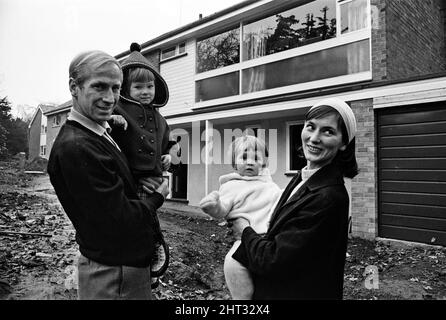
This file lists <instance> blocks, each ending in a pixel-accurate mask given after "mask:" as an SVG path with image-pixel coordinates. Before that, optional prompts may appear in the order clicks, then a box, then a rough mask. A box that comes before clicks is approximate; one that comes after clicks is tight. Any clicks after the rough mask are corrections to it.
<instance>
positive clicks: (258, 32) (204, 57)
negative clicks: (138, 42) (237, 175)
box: [116, 0, 446, 245]
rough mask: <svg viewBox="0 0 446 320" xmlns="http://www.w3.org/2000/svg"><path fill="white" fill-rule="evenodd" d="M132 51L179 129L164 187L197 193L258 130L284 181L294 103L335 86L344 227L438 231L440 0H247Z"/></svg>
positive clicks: (402, 233)
mask: <svg viewBox="0 0 446 320" xmlns="http://www.w3.org/2000/svg"><path fill="white" fill-rule="evenodd" d="M129 43H130V41H129ZM123 49H124V48H123ZM142 53H143V54H144V55H145V56H146V57H147V58H148V59H150V60H151V61H152V62H153V64H154V65H155V66H156V67H157V68H159V71H160V73H161V74H162V75H163V77H164V78H165V79H166V81H167V83H168V85H169V90H170V100H169V103H168V104H167V105H166V106H165V107H163V108H161V109H160V112H161V113H162V114H163V115H164V116H165V117H166V118H167V120H168V123H169V124H170V126H171V128H172V131H173V136H174V138H175V137H176V136H181V142H180V144H181V150H182V155H181V157H182V163H181V169H180V170H178V171H177V172H176V173H175V174H174V177H173V180H172V182H173V183H172V198H173V199H181V200H183V201H187V202H188V203H189V204H190V205H194V206H196V205H197V204H198V203H199V201H200V199H201V198H202V197H203V196H205V195H206V194H207V193H209V192H210V191H212V190H216V189H218V177H219V176H220V175H221V174H223V173H227V172H229V171H230V170H232V169H231V165H230V164H229V159H228V157H227V149H228V148H227V147H228V145H229V143H230V142H231V141H232V140H233V138H234V136H237V135H241V134H244V133H245V132H251V133H252V134H256V135H259V136H262V137H263V138H265V140H266V141H267V143H268V145H269V149H270V167H271V169H272V172H273V179H274V181H276V182H277V183H278V184H279V185H280V186H281V187H285V186H286V184H287V183H288V182H289V181H290V179H291V178H292V176H293V175H295V174H296V173H297V172H298V170H299V169H300V168H301V167H302V165H303V164H302V163H301V162H300V161H298V158H297V157H296V151H297V148H298V147H299V146H300V131H301V129H302V125H303V117H304V114H305V112H306V111H307V110H308V109H309V107H311V106H312V105H313V104H314V103H316V102H317V101H319V100H321V99H323V98H326V97H332V96H336V97H339V98H342V99H344V100H346V101H347V102H348V103H349V104H350V105H351V106H352V108H353V111H354V113H355V115H356V117H357V120H358V133H357V138H356V139H357V140H356V147H357V150H356V151H357V157H358V161H359V166H360V174H359V175H358V176H357V177H356V178H355V179H354V180H353V182H352V185H351V194H352V204H351V212H352V219H353V228H352V229H353V235H355V236H359V237H363V238H368V239H373V238H376V237H381V238H392V239H402V240H409V241H416V242H422V243H429V244H438V245H446V72H445V71H446V61H445V60H446V52H445V1H440V0H423V1H419V0H405V1H394V0H342V1H341V0H313V1H308V0H287V1H284V0H280V1H279V0H247V1H243V2H241V3H239V4H237V5H234V6H231V7H229V8H227V9H225V10H222V11H219V12H216V13H214V14H212V15H210V16H207V17H203V18H201V19H199V20H197V21H195V22H193V23H191V24H188V25H186V26H184V27H181V28H178V29H175V30H172V31H170V32H167V33H165V34H163V35H161V36H159V37H157V38H154V39H152V40H149V41H147V42H145V43H143V44H142ZM128 54H129V51H128V50H127V51H124V52H122V53H120V54H118V55H117V56H116V58H117V59H119V60H122V59H125V58H126V57H127V56H128ZM148 156H149V155H148Z"/></svg>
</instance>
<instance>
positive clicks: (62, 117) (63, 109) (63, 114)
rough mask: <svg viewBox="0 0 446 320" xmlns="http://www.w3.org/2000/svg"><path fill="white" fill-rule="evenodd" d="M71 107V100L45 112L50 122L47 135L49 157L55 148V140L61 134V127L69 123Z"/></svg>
mask: <svg viewBox="0 0 446 320" xmlns="http://www.w3.org/2000/svg"><path fill="white" fill-rule="evenodd" d="M71 106H72V102H71V100H70V101H67V102H65V103H63V104H61V105H59V106H57V107H55V108H53V109H51V110H48V111H47V112H45V116H46V118H47V121H48V131H47V134H46V150H47V153H48V156H49V154H50V152H51V148H52V147H53V143H54V140H55V139H56V137H57V135H58V134H59V130H60V127H61V126H62V125H63V124H64V123H65V121H67V117H68V114H69V113H70V108H71Z"/></svg>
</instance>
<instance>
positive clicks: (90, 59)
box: [69, 50, 122, 85]
mask: <svg viewBox="0 0 446 320" xmlns="http://www.w3.org/2000/svg"><path fill="white" fill-rule="evenodd" d="M106 64H114V65H116V66H117V67H118V68H119V70H122V69H121V65H120V64H119V62H118V60H116V59H115V58H114V57H112V56H111V55H109V54H108V53H105V52H103V51H100V50H93V51H86V52H82V53H80V54H78V55H77V56H75V57H74V58H73V60H72V61H71V63H70V68H69V76H70V78H72V79H73V80H74V82H75V83H76V84H78V85H82V84H83V83H84V82H85V80H87V79H88V78H89V76H90V74H91V71H92V70H96V69H99V68H100V67H102V66H104V65H106Z"/></svg>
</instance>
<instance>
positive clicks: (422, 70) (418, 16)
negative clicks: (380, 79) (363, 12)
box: [386, 0, 446, 80]
mask: <svg viewBox="0 0 446 320" xmlns="http://www.w3.org/2000/svg"><path fill="white" fill-rule="evenodd" d="M386 3H387V6H386V28H387V32H386V37H387V39H386V40H387V76H388V79H391V80H393V79H402V78H405V77H410V76H418V75H426V74H431V73H437V72H441V71H444V70H446V67H445V55H444V32H445V31H444V20H443V12H442V11H441V6H440V2H439V1H438V0H422V1H420V0H387V1H386Z"/></svg>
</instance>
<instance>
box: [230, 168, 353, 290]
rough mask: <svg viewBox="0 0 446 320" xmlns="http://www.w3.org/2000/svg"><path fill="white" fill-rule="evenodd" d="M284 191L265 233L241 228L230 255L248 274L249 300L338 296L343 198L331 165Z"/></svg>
mask: <svg viewBox="0 0 446 320" xmlns="http://www.w3.org/2000/svg"><path fill="white" fill-rule="evenodd" d="M301 180H302V179H301V177H300V174H299V175H297V176H296V177H294V178H293V179H292V180H291V182H290V183H289V184H288V186H287V187H286V189H285V190H284V192H283V194H282V197H281V198H280V200H279V203H278V204H277V206H276V208H275V211H274V213H273V215H272V217H271V221H270V226H269V229H268V232H267V234H266V235H265V236H260V235H258V234H257V233H256V232H255V231H254V230H253V229H252V228H251V227H247V228H245V230H244V231H243V234H242V243H241V245H240V247H239V248H238V250H237V251H236V252H235V253H234V254H233V258H234V259H236V260H237V261H239V262H240V263H242V264H243V265H244V266H245V267H247V268H248V269H249V271H250V272H251V274H252V276H253V279H254V285H255V291H254V297H253V298H254V299H342V291H343V281H344V264H345V256H346V251H347V238H348V237H347V232H348V210H349V199H348V194H347V191H346V189H345V186H344V180H343V176H342V174H341V172H340V170H339V169H337V168H336V166H335V165H334V164H329V165H327V166H325V167H323V168H321V169H319V170H318V171H317V172H316V173H315V174H313V176H311V177H310V178H309V179H308V180H307V181H306V182H305V184H304V185H302V187H301V188H300V189H299V190H298V191H297V192H296V193H295V194H294V195H293V196H292V197H291V198H290V199H289V200H288V201H287V199H288V197H289V195H290V194H291V191H292V190H293V189H294V187H295V186H297V185H298V183H299V182H300V181H301Z"/></svg>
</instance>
